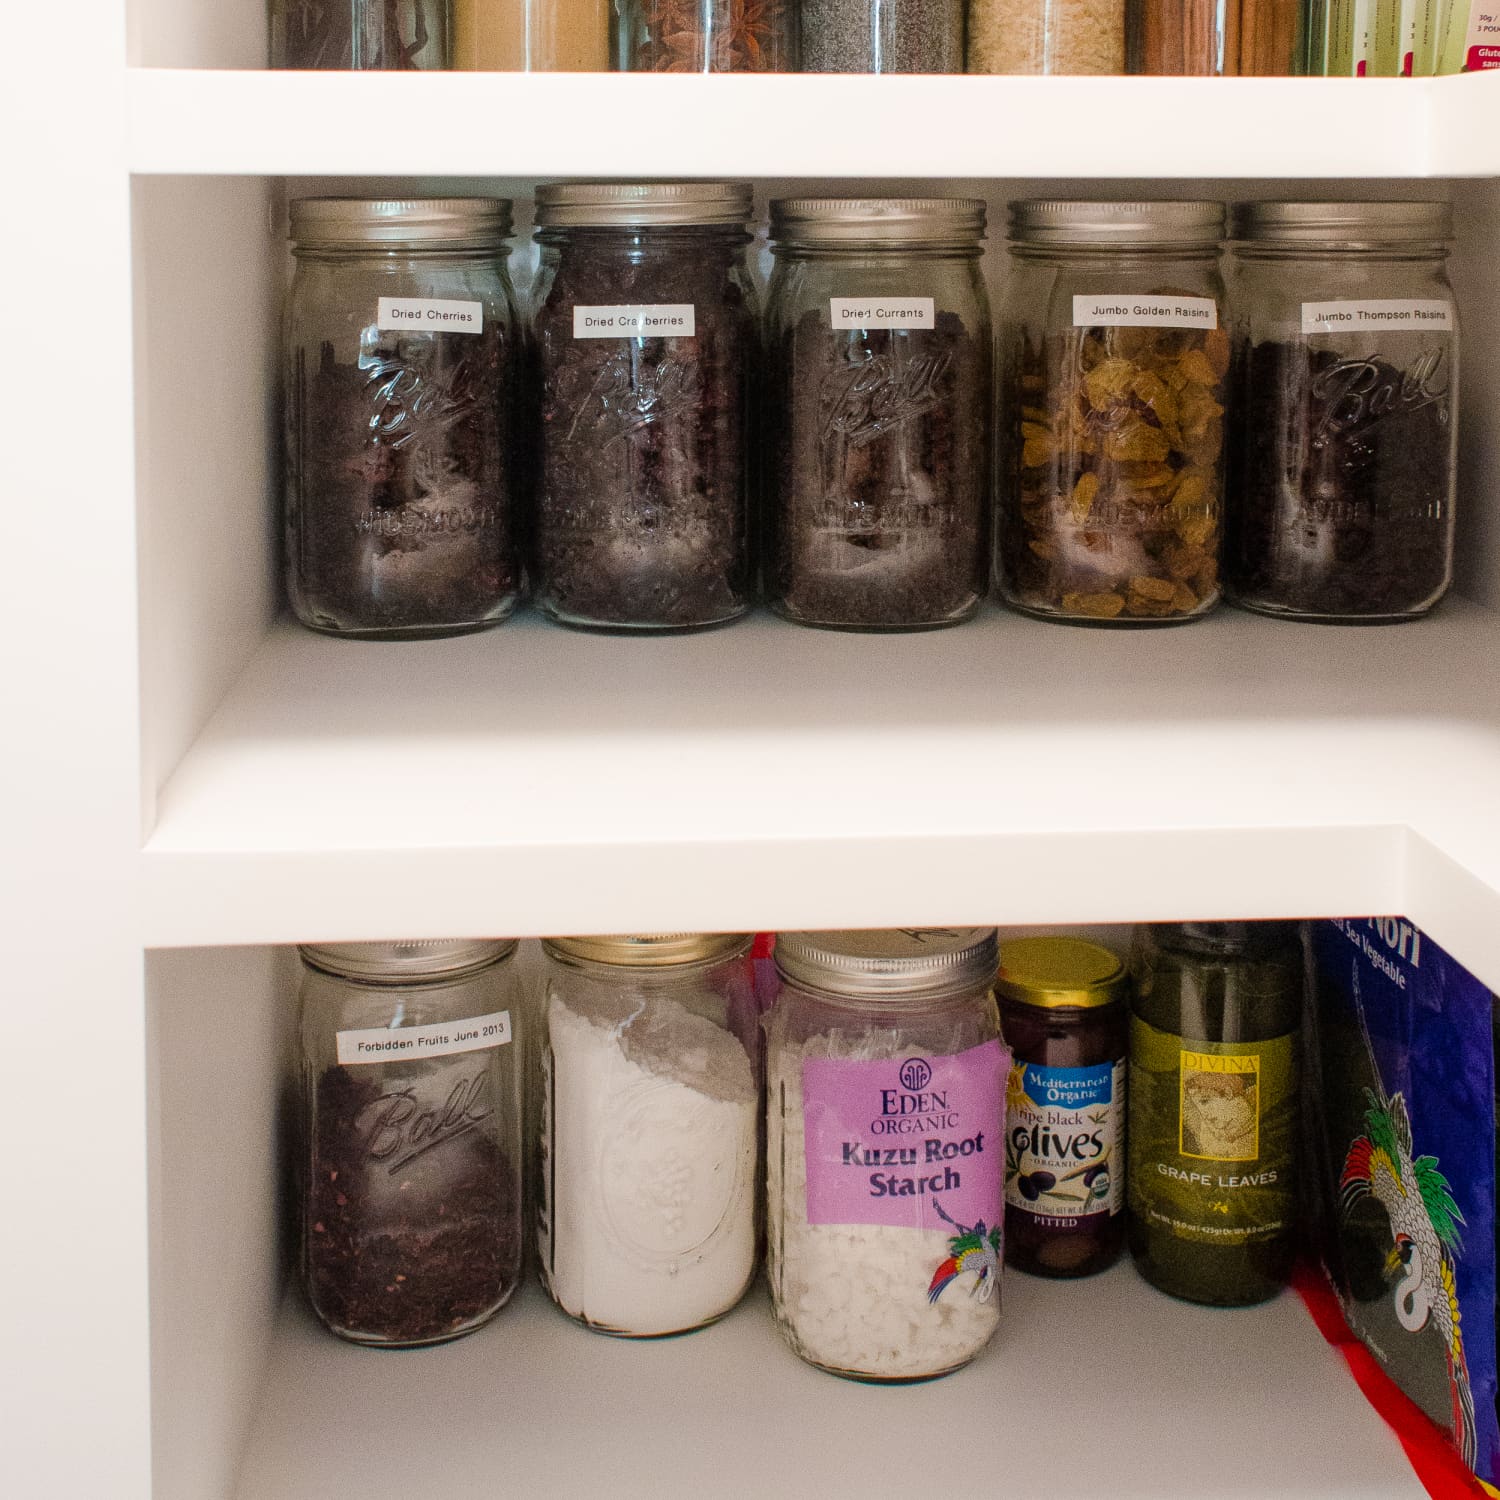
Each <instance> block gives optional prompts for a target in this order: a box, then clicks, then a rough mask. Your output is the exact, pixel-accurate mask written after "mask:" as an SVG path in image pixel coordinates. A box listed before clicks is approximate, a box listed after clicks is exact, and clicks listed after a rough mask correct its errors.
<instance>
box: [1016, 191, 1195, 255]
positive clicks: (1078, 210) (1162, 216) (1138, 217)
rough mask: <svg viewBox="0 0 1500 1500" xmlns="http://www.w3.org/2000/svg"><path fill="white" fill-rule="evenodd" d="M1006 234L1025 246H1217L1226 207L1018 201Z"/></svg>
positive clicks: (1084, 201)
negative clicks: (1008, 233) (1008, 231)
mask: <svg viewBox="0 0 1500 1500" xmlns="http://www.w3.org/2000/svg"><path fill="white" fill-rule="evenodd" d="M1010 234H1011V239H1012V240H1017V241H1020V242H1021V243H1023V244H1027V245H1216V244H1218V243H1219V241H1220V240H1222V239H1223V238H1224V205H1223V204H1222V203H1205V202H1201V201H1186V202H1151V203H1140V202H1134V203H1103V202H1093V201H1088V200H1079V199H1071V198H1021V199H1017V200H1016V201H1015V202H1013V203H1012V204H1011V205H1010Z"/></svg>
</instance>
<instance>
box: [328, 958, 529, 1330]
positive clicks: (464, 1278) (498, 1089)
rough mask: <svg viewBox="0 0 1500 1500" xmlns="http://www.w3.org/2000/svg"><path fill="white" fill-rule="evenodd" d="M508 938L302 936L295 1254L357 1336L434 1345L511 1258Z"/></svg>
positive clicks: (514, 1000) (339, 1320)
mask: <svg viewBox="0 0 1500 1500" xmlns="http://www.w3.org/2000/svg"><path fill="white" fill-rule="evenodd" d="M515 947H516V945H515V943H514V942H513V941H510V942H489V941H471V940H457V939H455V940H452V941H441V942H396V943H318V944H311V945H308V946H305V947H303V948H302V949H301V950H300V952H301V955H302V991H301V1026H300V1036H301V1046H300V1075H301V1100H302V1126H303V1129H302V1145H301V1168H302V1170H301V1173H300V1177H301V1203H300V1213H299V1219H300V1228H301V1271H302V1281H303V1285H304V1287H305V1288H306V1292H307V1296H308V1300H309V1301H310V1302H311V1304H312V1307H313V1310H314V1312H316V1313H317V1315H318V1317H319V1318H320V1319H321V1320H322V1321H323V1323H324V1324H325V1325H326V1326H327V1327H328V1328H329V1329H330V1330H332V1332H334V1333H336V1334H338V1335H339V1336H340V1337H341V1338H345V1339H349V1340H351V1341H352V1342H354V1343H357V1344H371V1345H378V1346H382V1347H387V1348H401V1347H407V1346H411V1345H417V1344H436V1343H441V1342H442V1341H444V1340H446V1339H451V1338H457V1337H458V1336H459V1335H460V1334H465V1333H471V1332H472V1331H473V1330H474V1329H476V1328H478V1327H480V1326H481V1325H482V1324H484V1323H486V1322H488V1321H489V1319H490V1318H492V1317H493V1316H494V1315H495V1313H497V1312H498V1311H499V1310H500V1308H501V1307H503V1306H504V1305H505V1303H506V1301H507V1300H508V1299H509V1297H510V1295H511V1293H512V1292H513V1291H514V1290H515V1287H516V1283H517V1281H518V1280H519V1278H520V1274H521V1250H522V1245H521V1163H520V1161H519V1154H520V1146H521V1134H520V1130H521V1120H520V1097H519V1093H520V1090H519V1073H520V1063H519V1061H518V1054H517V1047H518V1043H517V1041H516V1040H515V1037H514V1031H513V1024H512V1013H513V1012H516V1011H518V1009H519V1005H518V1002H519V996H518V994H517V992H516V988H515V982H514V980H513V978H512V977H511V972H510V969H511V965H510V960H511V956H512V954H513V953H514V952H515Z"/></svg>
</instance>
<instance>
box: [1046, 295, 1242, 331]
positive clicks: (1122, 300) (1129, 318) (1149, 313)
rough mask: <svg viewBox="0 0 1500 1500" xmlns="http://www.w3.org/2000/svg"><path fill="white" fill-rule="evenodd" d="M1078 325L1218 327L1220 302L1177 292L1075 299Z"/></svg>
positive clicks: (1075, 320) (1103, 326)
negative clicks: (1182, 295)
mask: <svg viewBox="0 0 1500 1500" xmlns="http://www.w3.org/2000/svg"><path fill="white" fill-rule="evenodd" d="M1073 326H1074V327H1075V328H1217V327H1218V326H1219V304H1218V303H1217V302H1215V301H1214V299H1213V298H1212V297H1180V296H1178V295H1177V294H1176V293H1175V292H1159V293H1151V294H1148V295H1142V294H1141V293H1139V292H1119V293H1115V294H1112V295H1110V296H1107V297H1077V296H1075V297H1074V298H1073Z"/></svg>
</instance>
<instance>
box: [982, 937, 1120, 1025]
mask: <svg viewBox="0 0 1500 1500" xmlns="http://www.w3.org/2000/svg"><path fill="white" fill-rule="evenodd" d="M1127 988H1128V979H1127V975H1126V972H1125V964H1124V962H1123V961H1122V960H1121V958H1120V957H1119V955H1118V954H1116V953H1111V952H1110V950H1109V949H1108V948H1101V947H1100V946H1099V945H1098V944H1097V943H1089V942H1085V941H1084V940H1083V939H1082V938H1073V937H1029V938H1012V939H1011V940H1010V941H1009V942H1008V943H1002V944H1001V945H1000V973H999V976H998V977H997V978H996V980H995V991H996V993H997V994H998V995H999V996H1000V997H1001V998H1002V999H1004V1000H1016V1001H1019V1002H1020V1003H1021V1004H1023V1005H1037V1006H1042V1007H1044V1008H1045V1009H1047V1010H1063V1009H1070V1010H1086V1009H1091V1008H1092V1007H1094V1006H1099V1005H1112V1004H1113V1003H1114V1002H1115V1001H1116V1000H1123V999H1124V998H1125V993H1126V989H1127Z"/></svg>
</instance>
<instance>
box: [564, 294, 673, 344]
mask: <svg viewBox="0 0 1500 1500" xmlns="http://www.w3.org/2000/svg"><path fill="white" fill-rule="evenodd" d="M697 325H698V309H697V307H696V306H695V305H694V304H693V303H691V302H646V303H638V302H630V303H616V304H610V305H608V306H604V307H579V306H575V307H574V308H573V337H574V338H575V339H690V338H695V337H696V336H697Z"/></svg>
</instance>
